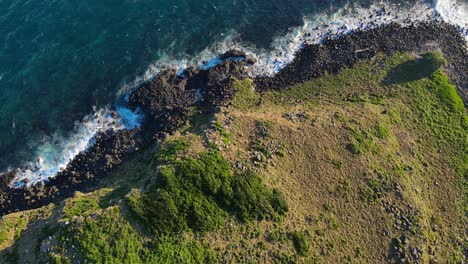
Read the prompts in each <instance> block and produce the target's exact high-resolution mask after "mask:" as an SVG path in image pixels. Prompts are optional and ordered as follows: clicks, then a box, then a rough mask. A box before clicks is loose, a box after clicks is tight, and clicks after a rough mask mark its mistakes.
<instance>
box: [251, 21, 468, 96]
mask: <svg viewBox="0 0 468 264" xmlns="http://www.w3.org/2000/svg"><path fill="white" fill-rule="evenodd" d="M434 49H438V50H440V51H442V53H444V56H445V57H446V59H447V60H448V67H449V75H450V78H451V80H452V82H453V83H454V84H455V85H456V86H457V87H458V90H459V92H460V94H461V95H462V98H463V99H464V101H465V104H467V102H468V75H467V74H466V73H467V72H468V63H466V62H467V61H468V51H467V48H466V43H465V40H464V39H463V37H462V36H461V35H460V34H459V33H458V29H457V28H456V27H455V26H452V25H450V24H447V23H444V22H421V23H418V24H413V25H411V26H407V27H402V26H400V25H398V24H389V25H383V26H380V27H378V28H375V29H370V30H364V31H356V32H354V33H352V34H348V35H345V36H342V37H339V38H329V39H326V40H325V41H324V43H323V44H322V45H306V46H305V47H304V48H303V49H302V50H301V51H299V52H298V54H297V55H296V57H295V59H294V61H293V62H292V63H290V64H289V65H287V66H286V67H285V68H284V69H283V70H281V72H279V73H278V74H277V75H275V76H274V77H261V78H257V79H256V80H255V84H256V88H257V90H259V91H264V90H268V89H283V88H287V87H289V86H291V85H294V84H298V83H301V82H304V81H307V80H310V79H313V78H317V77H320V76H322V75H324V74H325V73H333V74H334V73H338V72H340V70H342V69H343V68H346V67H351V66H353V65H354V64H355V63H356V62H357V61H358V60H361V59H371V58H373V57H374V56H375V55H377V53H379V52H382V53H384V54H387V55H391V54H394V53H396V52H415V53H419V52H424V51H429V50H434Z"/></svg>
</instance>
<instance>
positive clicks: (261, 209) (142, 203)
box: [127, 151, 288, 234]
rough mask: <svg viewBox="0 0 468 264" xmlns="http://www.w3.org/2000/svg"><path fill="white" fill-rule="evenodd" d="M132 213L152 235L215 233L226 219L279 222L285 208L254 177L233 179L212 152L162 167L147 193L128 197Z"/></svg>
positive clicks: (275, 192)
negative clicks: (193, 232)
mask: <svg viewBox="0 0 468 264" xmlns="http://www.w3.org/2000/svg"><path fill="white" fill-rule="evenodd" d="M127 202H128V205H129V207H130V209H131V212H132V213H133V215H134V216H136V217H137V218H138V219H140V220H141V221H143V222H144V223H145V224H146V225H147V226H148V227H149V228H150V229H151V230H152V231H153V232H154V233H158V234H170V233H174V232H180V231H183V230H192V231H196V232H207V231H211V230H215V229H217V228H218V227H219V226H220V225H222V224H223V223H224V221H225V218H226V216H227V215H228V214H232V215H235V216H237V218H238V219H239V220H240V221H243V222H245V221H250V220H256V219H279V217H280V216H281V215H284V214H285V213H286V212H287V210H288V207H287V204H286V201H285V199H284V197H283V196H282V194H281V192H280V191H279V190H269V189H267V188H265V187H264V186H263V184H262V181H261V179H260V177H259V176H258V175H256V174H255V173H253V172H244V173H239V174H235V173H234V172H233V171H232V170H231V165H230V164H229V162H228V161H227V160H226V159H225V158H224V157H222V156H221V154H220V153H219V152H217V151H212V152H205V153H201V154H200V155H199V157H198V158H186V159H182V160H177V161H174V162H173V163H171V164H169V165H166V166H164V167H162V168H161V170H160V173H159V175H158V178H157V180H156V182H155V183H154V185H153V186H152V187H151V188H150V190H149V191H148V192H147V193H144V194H141V195H132V196H129V197H128V198H127Z"/></svg>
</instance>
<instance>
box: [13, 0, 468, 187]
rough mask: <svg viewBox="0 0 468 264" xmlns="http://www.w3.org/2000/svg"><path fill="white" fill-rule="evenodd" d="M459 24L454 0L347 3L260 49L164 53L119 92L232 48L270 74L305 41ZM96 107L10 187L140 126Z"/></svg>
mask: <svg viewBox="0 0 468 264" xmlns="http://www.w3.org/2000/svg"><path fill="white" fill-rule="evenodd" d="M437 19H441V20H444V21H445V22H448V23H451V24H454V25H457V26H458V27H459V30H460V33H461V34H462V35H463V36H464V37H465V38H466V39H468V5H467V4H465V3H460V2H457V1H456V0H454V1H450V0H439V1H437V2H436V3H435V4H432V5H430V4H427V3H425V2H420V3H417V4H415V5H413V6H412V7H410V8H408V7H401V6H399V5H397V4H386V3H380V4H374V5H372V6H370V7H369V8H362V7H358V6H355V5H351V4H349V5H346V6H345V7H343V8H341V9H340V10H338V11H337V12H335V13H333V14H321V15H315V16H310V17H308V16H305V17H304V18H303V21H304V23H303V25H302V26H300V27H295V28H291V29H290V30H289V31H288V33H286V34H285V35H283V36H280V37H277V38H275V39H274V40H273V42H272V44H271V48H270V49H268V50H267V49H258V48H256V47H255V46H253V45H251V44H246V43H243V42H242V41H240V37H239V35H238V34H237V33H236V32H228V33H226V34H225V38H224V40H223V41H219V42H217V43H214V44H213V45H212V46H211V47H209V48H207V49H205V50H204V51H202V52H201V53H200V54H198V55H197V56H194V57H191V58H186V59H182V60H174V59H171V58H170V57H164V56H163V58H162V59H160V60H158V62H156V63H154V64H152V65H150V66H149V67H148V69H147V71H146V72H145V74H143V75H142V76H138V77H137V78H135V80H134V81H133V82H131V83H128V84H125V85H123V87H122V89H121V90H120V91H119V93H118V96H119V97H123V101H124V102H125V101H128V98H129V95H130V93H131V92H132V91H133V90H134V89H136V87H138V85H140V84H141V83H143V82H147V81H149V80H151V79H152V78H154V77H155V76H156V75H157V74H158V73H159V72H160V71H162V70H164V69H169V68H176V69H179V71H180V72H181V70H182V69H184V68H186V67H189V66H198V67H201V68H204V69H207V68H209V67H213V66H215V65H216V64H217V63H219V62H220V60H219V57H218V55H219V54H222V53H224V52H226V51H228V50H231V49H240V50H243V51H244V52H246V54H247V55H249V56H252V57H254V58H255V59H256V60H257V63H256V64H254V65H252V66H249V67H248V68H247V71H248V72H249V75H250V76H252V77H253V76H260V75H262V76H265V75H269V76H271V75H273V74H275V73H277V72H278V71H280V70H281V69H282V68H283V67H284V66H285V65H287V64H288V63H290V62H291V61H292V60H293V59H294V57H295V54H296V53H297V51H299V50H300V49H301V48H302V47H303V46H304V44H312V43H320V42H321V41H323V40H324V39H325V38H327V37H333V36H339V35H342V34H347V33H350V32H352V31H354V30H359V29H368V28H374V27H377V26H380V25H382V24H389V23H392V22H396V23H399V24H403V25H407V24H411V23H414V22H417V21H425V20H437ZM114 109H115V111H111V110H110V109H109V108H102V109H98V110H95V112H94V113H93V114H90V115H88V116H86V117H85V118H84V119H83V120H82V121H81V122H78V123H77V124H76V126H75V130H74V132H73V133H72V134H71V135H70V136H69V137H67V138H62V137H52V139H51V140H49V141H48V142H46V143H45V144H43V145H42V146H40V147H39V148H38V151H37V159H36V161H34V162H28V163H27V164H25V166H23V167H22V168H21V169H20V173H19V174H18V176H17V178H16V179H15V180H14V181H13V183H12V186H14V187H22V186H25V185H26V186H30V185H32V184H35V183H37V182H40V181H46V180H48V179H49V178H51V177H54V176H55V175H56V174H57V173H58V172H59V171H60V170H62V169H64V168H66V166H67V164H68V163H69V162H70V161H71V160H72V159H73V158H74V157H75V156H76V155H78V154H79V153H80V152H81V151H86V149H88V148H89V147H90V144H92V142H93V139H94V137H95V136H96V134H97V133H99V132H104V131H107V130H110V129H112V130H114V131H118V130H123V129H134V128H137V127H138V126H140V124H141V122H142V119H143V115H142V114H141V113H140V112H139V111H136V112H132V111H131V110H130V109H129V108H127V107H126V106H125V104H123V105H120V106H116V107H114Z"/></svg>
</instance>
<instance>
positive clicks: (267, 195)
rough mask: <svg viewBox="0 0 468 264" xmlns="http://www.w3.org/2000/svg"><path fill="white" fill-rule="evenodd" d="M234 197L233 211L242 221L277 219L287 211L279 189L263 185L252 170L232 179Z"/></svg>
mask: <svg viewBox="0 0 468 264" xmlns="http://www.w3.org/2000/svg"><path fill="white" fill-rule="evenodd" d="M232 190H233V193H234V197H233V200H232V206H231V208H232V211H233V213H234V214H235V215H236V216H237V217H238V219H239V220H240V221H242V222H247V221H251V220H264V219H269V220H272V219H277V217H278V216H280V215H284V214H285V213H286V211H287V210H288V209H287V205H286V202H285V200H284V198H283V196H282V195H281V193H280V192H279V191H278V190H275V191H273V192H272V191H270V190H268V189H266V188H265V187H263V184H262V181H261V179H260V177H259V176H258V175H257V174H255V173H254V172H252V171H248V172H244V173H241V174H238V175H236V176H235V177H234V178H233V181H232Z"/></svg>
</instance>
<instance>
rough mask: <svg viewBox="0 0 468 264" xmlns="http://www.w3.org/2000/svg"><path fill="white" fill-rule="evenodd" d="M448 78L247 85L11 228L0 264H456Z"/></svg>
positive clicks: (370, 69) (458, 198)
mask: <svg viewBox="0 0 468 264" xmlns="http://www.w3.org/2000/svg"><path fill="white" fill-rule="evenodd" d="M444 64H445V61H444V60H443V58H442V57H441V56H440V54H438V53H436V52H433V53H427V54H424V55H422V56H420V57H418V58H415V57H414V56H413V55H410V54H397V55H395V56H393V57H390V58H389V57H383V56H377V57H376V58H374V59H372V60H370V61H364V62H360V63H358V64H357V65H356V66H355V67H353V68H352V69H345V70H343V71H342V72H341V73H340V74H338V75H326V76H324V77H322V78H319V79H315V80H311V81H308V82H306V83H303V84H300V85H297V86H294V87H290V88H289V89H286V90H283V91H269V92H265V93H263V94H258V93H256V92H255V90H254V87H252V82H251V81H250V80H244V81H238V82H236V85H235V90H236V91H237V94H236V96H235V98H234V100H233V105H232V106H231V107H229V108H227V109H222V111H221V112H220V113H218V114H216V115H214V116H208V115H203V114H200V113H199V112H198V111H197V109H194V111H193V113H194V114H193V117H192V118H191V119H190V120H191V121H190V122H189V123H187V124H186V126H184V127H183V128H181V130H180V131H179V132H177V133H175V134H174V135H170V136H168V137H167V138H166V139H165V140H163V141H161V142H158V143H155V148H154V149H152V150H148V151H146V152H144V153H141V154H139V155H138V156H137V157H135V158H134V159H133V160H131V161H128V162H126V163H125V164H124V165H123V166H122V167H120V168H118V169H117V170H116V171H114V172H113V173H112V174H111V175H109V176H108V177H106V179H105V180H104V181H103V183H102V187H101V188H98V189H96V190H91V191H90V192H89V193H86V194H82V193H77V194H76V195H75V197H72V198H70V199H67V200H66V201H64V202H63V203H62V204H60V205H57V206H49V207H45V208H41V209H39V210H33V211H28V212H20V213H15V214H11V215H8V216H5V217H4V218H3V220H2V221H1V223H0V247H1V248H2V249H3V250H2V253H1V258H2V259H1V260H2V261H1V262H2V263H4V262H5V263H7V262H12V263H15V262H19V263H25V262H28V261H29V262H37V261H38V260H40V261H42V262H43V263H46V262H56V263H77V262H80V263H83V262H88V263H161V262H169V263H171V262H172V263H219V262H223V263H225V262H227V263H265V262H273V263H383V262H414V263H429V262H431V261H439V262H441V263H447V262H448V263H463V261H466V258H467V256H466V255H467V251H468V234H467V230H466V226H468V117H467V114H466V109H465V107H464V105H463V102H462V100H461V99H460V97H459V96H458V95H457V93H456V90H455V87H453V86H452V85H451V84H450V82H449V80H448V78H447V76H446V75H445V73H444V72H443V69H441V67H443V66H444ZM38 234H40V235H38Z"/></svg>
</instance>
